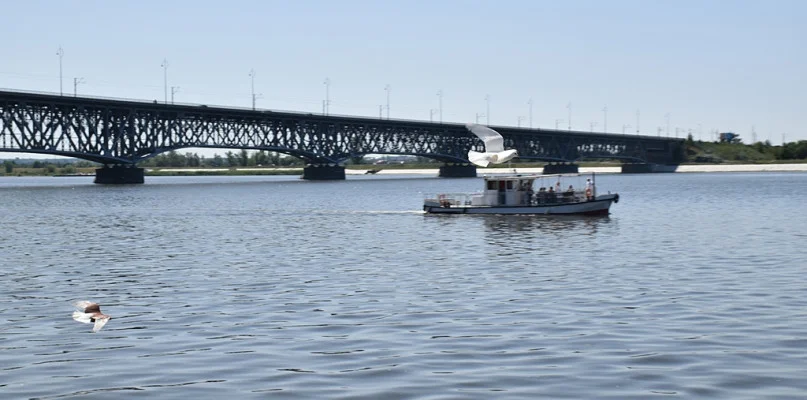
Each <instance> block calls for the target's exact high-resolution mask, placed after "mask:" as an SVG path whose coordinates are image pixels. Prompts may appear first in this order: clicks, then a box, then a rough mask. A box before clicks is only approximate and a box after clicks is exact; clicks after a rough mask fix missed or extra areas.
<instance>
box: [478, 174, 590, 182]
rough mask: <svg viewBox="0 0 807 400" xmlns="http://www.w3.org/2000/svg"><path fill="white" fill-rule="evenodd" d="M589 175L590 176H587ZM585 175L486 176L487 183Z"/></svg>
mask: <svg viewBox="0 0 807 400" xmlns="http://www.w3.org/2000/svg"><path fill="white" fill-rule="evenodd" d="M585 175H589V174H585ZM578 176H583V174H551V175H544V174H515V175H485V180H486V181H520V180H523V179H541V178H557V177H578Z"/></svg>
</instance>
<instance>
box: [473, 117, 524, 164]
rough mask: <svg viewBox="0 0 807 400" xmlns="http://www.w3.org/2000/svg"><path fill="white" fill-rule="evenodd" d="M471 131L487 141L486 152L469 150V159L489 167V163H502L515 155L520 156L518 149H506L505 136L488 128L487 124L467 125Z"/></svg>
mask: <svg viewBox="0 0 807 400" xmlns="http://www.w3.org/2000/svg"><path fill="white" fill-rule="evenodd" d="M465 127H466V128H468V130H469V131H471V132H473V133H474V135H476V136H477V137H478V138H480V139H482V141H483V142H485V152H484V153H479V152H476V151H473V150H471V151H469V152H468V160H470V161H471V162H472V163H474V164H476V165H478V166H480V167H487V166H488V164H501V163H504V162H507V161H510V159H512V158H513V157H516V156H518V153H517V152H516V150H505V149H504V138H502V135H500V134H499V132H496V131H494V130H493V129H490V128H488V127H487V126H482V125H477V124H467V125H465Z"/></svg>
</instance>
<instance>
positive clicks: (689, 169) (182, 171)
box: [0, 163, 807, 177]
mask: <svg viewBox="0 0 807 400" xmlns="http://www.w3.org/2000/svg"><path fill="white" fill-rule="evenodd" d="M662 168H663V167H662ZM368 171H376V172H372V173H368ZM514 171H515V173H519V174H541V173H543V167H515V168H477V174H478V175H490V174H512V173H514ZM439 172H440V170H439V168H384V166H383V165H378V166H370V165H367V166H365V167H363V168H350V167H349V168H347V169H345V175H351V176H356V175H387V176H395V175H424V176H428V175H431V176H435V177H436V176H438V174H439ZM579 172H580V173H582V174H585V173H592V172H593V173H597V174H621V173H622V169H621V167H619V166H602V167H592V166H587V167H583V166H581V167H579ZM714 172H719V173H731V172H807V163H793V164H731V165H728V164H718V165H713V164H699V165H688V164H687V165H679V166H677V167H669V169H668V170H664V171H658V172H656V173H714ZM302 173H303V168H302V167H296V168H295V167H281V168H265V167H259V168H255V167H244V168H146V176H256V175H302ZM34 176H43V177H44V176H51V177H79V176H92V177H94V176H95V171H94V168H92V169H90V168H82V170H81V171H80V172H77V173H74V174H64V173H61V174H59V173H57V174H52V175H49V174H38V173H34V174H32V173H30V171H29V172H27V173H23V174H19V175H18V174H16V173H14V174H5V175H4V174H0V177H34Z"/></svg>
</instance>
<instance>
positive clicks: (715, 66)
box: [0, 0, 807, 143]
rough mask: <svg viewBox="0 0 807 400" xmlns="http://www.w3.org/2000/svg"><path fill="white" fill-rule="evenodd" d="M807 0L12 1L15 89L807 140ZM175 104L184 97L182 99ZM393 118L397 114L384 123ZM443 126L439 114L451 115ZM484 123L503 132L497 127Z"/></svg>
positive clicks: (10, 72)
mask: <svg viewBox="0 0 807 400" xmlns="http://www.w3.org/2000/svg"><path fill="white" fill-rule="evenodd" d="M806 20H807V1H802V0H790V1H788V0H771V1H741V0H735V1H711V0H703V1H689V0H674V1H673V0H670V1H661V0H635V1H631V0H613V1H583V0H579V1H578V0H572V1H557V0H553V1H540V0H531V1H516V0H513V1H506V0H500V1H459V0H443V1H440V0H429V1H426V0H423V1H421V0H409V1H381V0H374V1H369V0H368V1H358V0H338V1H305V0H298V1H265V0H263V1H258V0H256V1H238V0H232V1H227V2H222V1H216V2H214V1H201V0H193V1H151V0H140V1H128V2H123V1H108V0H104V1H100V0H99V1H44V0H27V1H7V2H4V3H3V6H2V11H1V12H0V37H2V38H3V40H2V41H0V54H2V55H3V57H2V61H0V87H2V88H11V89H24V90H38V91H49V92H58V91H59V57H58V56H57V54H56V53H57V50H58V48H59V47H60V46H61V47H62V48H63V50H64V56H63V71H64V73H63V76H64V80H63V82H64V91H65V92H69V93H72V92H73V78H74V77H82V78H84V80H85V81H86V83H83V84H80V85H79V86H78V91H79V93H80V94H88V95H97V96H112V97H125V98H138V99H158V100H163V98H164V83H163V72H164V71H163V68H162V67H161V63H162V61H163V59H167V60H168V63H169V67H168V86H178V87H180V91H179V92H178V93H177V94H176V101H177V102H192V103H205V104H219V105H231V106H240V107H249V106H250V105H251V89H250V77H249V71H250V69H254V70H255V73H256V74H255V91H256V92H257V93H261V94H262V95H263V96H262V97H261V98H259V99H258V102H257V104H258V107H259V108H268V109H281V110H299V111H311V112H321V111H322V101H323V99H324V98H325V85H324V81H325V78H326V77H327V78H329V79H330V81H331V85H330V98H331V101H332V103H331V107H330V110H331V113H332V114H354V115H367V116H377V115H378V107H379V105H382V104H386V92H385V90H384V87H385V85H387V84H389V85H390V87H391V90H390V114H391V117H392V118H413V119H424V120H428V119H429V116H430V110H432V109H437V108H438V96H437V92H438V90H442V91H443V93H444V96H443V118H444V120H445V121H457V122H469V121H473V120H474V119H475V118H476V114H477V113H480V114H485V113H486V112H487V111H486V101H485V96H486V95H490V123H491V124H492V125H513V126H515V125H516V124H517V122H518V117H519V116H521V117H523V118H524V119H523V120H522V122H521V123H522V125H523V126H526V125H528V124H529V106H528V105H527V102H528V101H529V99H530V98H532V100H533V126H535V127H545V128H554V127H555V123H556V120H557V119H562V120H564V121H563V122H561V123H560V126H561V127H568V113H569V109H568V108H567V104H569V103H570V102H571V116H572V118H571V122H572V127H573V128H574V129H579V130H589V129H590V128H591V123H592V122H594V123H596V124H597V126H595V127H594V129H595V130H602V128H603V122H604V121H603V117H604V113H603V111H602V109H603V107H605V106H607V108H608V112H607V130H608V131H609V132H617V133H621V132H622V130H623V126H624V125H631V126H630V127H629V128H627V129H626V130H627V132H633V133H635V132H636V125H637V120H636V113H637V110H639V112H640V118H639V127H640V129H641V132H642V133H643V134H652V135H655V134H657V129H658V128H659V127H661V128H662V135H666V129H667V123H666V119H665V114H667V113H669V114H670V131H671V135H673V136H674V134H675V129H676V128H680V129H681V132H682V133H681V135H682V136H683V135H684V133H683V132H684V130H688V129H692V130H693V134H694V135H695V137H696V138H698V128H699V126H700V127H701V128H702V132H703V133H702V137H703V139H707V138H708V137H709V132H710V131H711V130H713V129H719V130H720V131H735V132H737V133H739V134H741V135H742V137H743V138H744V140H745V141H746V142H750V140H751V128H752V126H755V127H756V134H757V138H758V140H766V139H770V140H771V141H772V142H774V143H780V142H781V141H782V134H786V140H787V141H793V140H800V139H801V140H806V139H807V129H805V127H804V116H805V114H807V81H806V80H805V71H807V28H805V26H807V23H805V21H806ZM169 96H170V93H169ZM385 113H386V112H385ZM437 118H438V116H437V115H435V119H437ZM480 122H483V123H485V122H487V118H485V117H483V118H481V120H480Z"/></svg>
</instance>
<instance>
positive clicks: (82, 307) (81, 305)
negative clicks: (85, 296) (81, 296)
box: [73, 301, 112, 333]
mask: <svg viewBox="0 0 807 400" xmlns="http://www.w3.org/2000/svg"><path fill="white" fill-rule="evenodd" d="M73 305H74V306H76V308H77V310H76V311H74V312H73V319H74V320H76V321H78V322H83V323H85V324H92V323H94V324H95V325H93V327H92V331H93V333H95V332H98V331H100V330H101V328H103V327H104V325H106V323H107V322H109V320H110V319H111V318H112V317H110V316H109V315H106V314H103V313H101V306H99V305H98V303H93V302H91V301H77V302H75V303H73Z"/></svg>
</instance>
